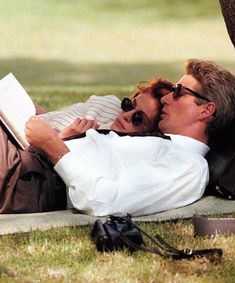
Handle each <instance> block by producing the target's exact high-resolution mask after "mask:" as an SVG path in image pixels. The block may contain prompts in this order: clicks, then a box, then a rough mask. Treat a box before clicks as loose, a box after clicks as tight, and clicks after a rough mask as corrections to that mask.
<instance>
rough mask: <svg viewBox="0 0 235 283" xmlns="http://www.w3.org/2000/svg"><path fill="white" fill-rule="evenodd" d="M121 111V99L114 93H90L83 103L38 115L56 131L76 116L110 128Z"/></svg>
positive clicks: (70, 122)
mask: <svg viewBox="0 0 235 283" xmlns="http://www.w3.org/2000/svg"><path fill="white" fill-rule="evenodd" d="M121 112H122V109H121V101H120V99H119V98H118V97H116V96H115V95H106V96H97V95H92V96H91V97H90V98H89V99H88V100H87V101H86V102H84V103H76V104H72V105H70V106H68V107H66V108H63V109H61V110H58V111H51V112H48V113H45V114H40V115H38V116H39V117H40V118H41V119H43V120H45V121H46V122H47V123H48V124H49V125H51V126H52V127H53V128H54V129H56V130H58V131H61V130H63V129H64V128H66V127H68V126H70V125H71V124H72V123H73V122H74V121H75V119H77V118H87V119H89V120H96V121H97V122H98V123H99V124H100V127H99V128H100V129H110V126H111V124H112V123H113V121H114V120H115V119H116V117H117V116H118V115H119V114H120V113H121Z"/></svg>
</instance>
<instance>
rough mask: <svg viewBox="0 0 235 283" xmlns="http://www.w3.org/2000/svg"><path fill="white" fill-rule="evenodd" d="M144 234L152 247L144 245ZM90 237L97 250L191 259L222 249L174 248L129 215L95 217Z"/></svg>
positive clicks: (209, 254)
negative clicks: (104, 219)
mask: <svg viewBox="0 0 235 283" xmlns="http://www.w3.org/2000/svg"><path fill="white" fill-rule="evenodd" d="M142 234H143V235H144V236H146V237H147V238H148V239H150V241H151V242H152V243H153V244H154V248H148V247H146V244H145V242H144V240H143V236H142ZM91 239H92V240H93V242H94V243H95V245H96V248H97V250H98V251H99V252H109V251H114V250H122V249H124V248H126V249H128V250H129V251H131V252H133V251H137V250H141V251H145V252H148V253H152V254H157V255H160V256H163V257H166V258H172V259H193V258H195V257H199V256H208V257H209V258H211V257H212V256H216V257H217V258H220V257H221V256H222V254H223V251H222V249H204V250H192V249H183V250H179V249H176V248H174V247H172V246H170V245H169V244H167V243H166V242H165V241H164V240H163V239H162V238H161V237H160V236H159V235H156V236H155V237H154V238H153V237H151V236H150V235H148V234H147V233H146V232H145V231H143V230H142V229H141V228H140V227H139V226H137V225H136V224H134V223H133V221H132V219H131V215H130V214H127V216H125V217H117V216H109V218H108V220H107V221H106V222H104V223H102V222H101V220H100V219H97V220H96V221H95V223H94V226H93V228H92V231H91Z"/></svg>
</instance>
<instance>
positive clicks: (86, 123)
mask: <svg viewBox="0 0 235 283" xmlns="http://www.w3.org/2000/svg"><path fill="white" fill-rule="evenodd" d="M98 128H99V124H98V123H97V122H96V121H95V120H88V119H86V118H83V119H80V118H77V119H76V120H75V121H74V122H73V123H72V124H71V125H70V126H69V127H67V128H65V129H64V130H62V131H61V132H60V133H59V137H60V138H68V137H71V136H75V135H79V134H82V133H85V132H86V131H87V130H88V129H98Z"/></svg>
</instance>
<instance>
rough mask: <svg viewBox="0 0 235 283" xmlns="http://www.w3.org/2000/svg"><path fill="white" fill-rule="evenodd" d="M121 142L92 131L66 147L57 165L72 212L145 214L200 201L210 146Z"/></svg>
mask: <svg viewBox="0 0 235 283" xmlns="http://www.w3.org/2000/svg"><path fill="white" fill-rule="evenodd" d="M169 136H170V137H171V140H166V139H162V138H158V137H152V136H149V137H130V136H123V137H120V136H118V135H117V134H115V133H114V132H110V133H109V134H108V135H102V134H99V133H97V132H96V131H95V130H93V129H90V130H88V131H87V133H86V137H85V138H81V139H76V140H70V141H67V142H66V145H67V147H68V148H69V150H70V152H68V153H67V154H65V155H64V156H63V157H62V158H61V159H60V160H59V162H58V163H57V164H56V165H55V170H56V172H57V173H58V174H59V175H60V176H61V178H62V179H63V180H64V182H65V184H66V186H67V188H68V195H69V197H70V199H71V202H72V204H73V206H74V208H76V209H78V210H81V211H83V212H84V213H88V214H92V215H96V216H104V215H109V214H116V215H123V214H126V213H131V214H132V215H133V216H137V215H146V214H150V213H156V212H159V211H165V210H169V209H174V208H177V207H182V206H185V205H188V204H190V203H192V202H195V201H196V200H198V199H200V198H201V196H202V195H203V193H204V190H205V187H206V185H207V183H208V179H209V173H208V165H207V162H206V160H205V159H204V156H205V154H206V153H207V152H208V150H209V148H208V146H207V145H205V144H203V143H201V142H199V141H197V140H194V139H192V138H189V137H185V136H180V135H169Z"/></svg>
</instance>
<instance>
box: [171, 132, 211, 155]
mask: <svg viewBox="0 0 235 283" xmlns="http://www.w3.org/2000/svg"><path fill="white" fill-rule="evenodd" d="M168 136H170V138H171V140H172V142H173V143H176V144H177V145H179V146H180V147H183V148H184V149H185V150H188V151H191V152H194V153H197V154H199V155H201V156H205V155H206V154H207V152H208V151H209V150H210V148H209V146H208V145H206V144H205V143H202V142H200V141H198V140H195V139H193V138H190V137H186V136H181V135H172V134H169V135H168Z"/></svg>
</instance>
